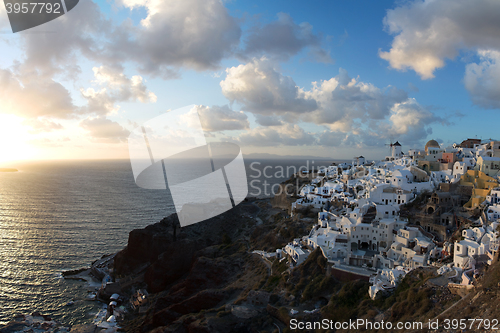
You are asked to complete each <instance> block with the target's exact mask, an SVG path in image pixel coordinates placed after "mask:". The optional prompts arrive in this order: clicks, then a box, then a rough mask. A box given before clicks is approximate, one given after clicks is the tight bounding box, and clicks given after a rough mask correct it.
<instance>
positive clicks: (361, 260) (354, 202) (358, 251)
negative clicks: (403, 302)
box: [284, 139, 500, 297]
mask: <svg viewBox="0 0 500 333" xmlns="http://www.w3.org/2000/svg"><path fill="white" fill-rule="evenodd" d="M474 172H475V175H476V177H478V176H477V175H478V174H480V175H481V176H480V178H481V179H475V180H474V182H475V183H474V184H476V183H478V184H479V183H481V184H483V183H485V182H486V183H487V184H489V185H487V186H486V185H485V186H486V187H485V188H478V189H477V193H475V192H473V196H476V197H478V198H479V199H477V200H479V201H481V200H483V199H485V200H484V202H479V203H480V204H481V205H482V206H481V207H484V208H485V210H484V212H485V218H481V219H480V220H479V221H478V226H476V227H474V228H471V229H466V230H463V233H462V236H463V240H461V241H459V242H456V243H455V244H448V243H444V245H443V243H438V242H436V240H435V239H434V236H433V235H432V234H430V233H429V232H427V231H426V230H425V229H424V228H422V227H420V226H418V227H415V226H409V225H408V222H407V221H403V220H401V219H400V218H399V209H400V206H401V205H403V204H406V203H409V202H411V201H412V200H414V199H415V198H416V196H417V195H418V194H419V193H420V192H422V191H424V190H427V191H433V190H436V189H437V188H438V186H439V184H442V183H448V184H455V183H457V184H458V183H460V182H469V183H470V182H472V181H471V180H470V179H469V178H467V177H473V176H471V175H472V173H474ZM488 177H489V178H488ZM483 178H484V179H486V178H488V179H486V180H484V181H483ZM498 179H500V142H499V141H490V142H488V143H485V144H481V142H480V140H477V139H468V140H465V141H464V142H462V143H461V144H460V145H456V144H454V145H453V146H452V147H448V148H442V147H440V145H439V144H438V143H437V142H436V141H434V140H431V141H429V142H428V143H427V144H426V146H425V149H424V150H410V151H409V152H408V154H403V153H402V151H401V145H400V144H399V142H396V143H394V144H391V155H390V156H387V157H386V159H385V160H384V161H380V162H376V163H375V162H372V163H367V162H366V160H365V158H364V157H363V156H359V157H356V158H354V159H353V161H352V165H348V164H345V163H344V164H341V165H338V166H330V167H328V168H327V169H323V170H320V171H319V172H318V173H317V176H316V178H315V179H314V180H313V181H312V182H311V183H310V184H307V185H305V186H303V187H302V188H301V189H300V192H299V196H300V198H299V199H298V200H296V201H295V202H294V203H293V204H292V214H293V212H296V211H297V210H298V209H301V208H304V207H307V206H311V207H313V208H317V209H319V210H320V212H319V213H318V223H317V225H315V226H314V227H313V228H312V230H311V232H310V233H309V235H306V236H304V237H302V238H299V239H295V240H294V241H293V242H292V243H290V244H288V245H287V246H286V247H285V248H284V252H286V253H287V254H288V255H289V256H290V258H291V259H292V261H293V262H294V263H295V264H300V263H302V262H303V261H304V260H305V259H306V258H307V256H308V255H309V254H310V252H311V250H314V249H317V248H320V249H321V251H322V253H323V255H324V256H325V258H327V259H328V262H329V264H330V265H332V267H337V268H339V269H346V270H349V269H350V268H353V269H354V268H356V270H357V271H359V270H360V269H362V270H365V271H366V272H367V273H368V274H370V275H371V276H372V277H371V281H372V282H373V287H372V288H371V289H370V295H371V296H372V297H375V296H376V294H377V293H378V291H380V290H386V289H391V288H393V287H395V285H396V283H397V281H399V279H400V278H401V277H402V276H404V275H405V274H406V273H407V272H408V271H409V270H411V269H414V268H418V267H422V266H427V265H430V263H431V261H434V262H435V261H436V260H437V259H439V258H442V257H444V256H447V255H449V254H451V251H453V264H451V265H449V267H451V269H453V270H455V275H454V276H461V278H462V280H461V282H462V283H465V284H467V283H471V279H472V278H471V275H470V272H471V271H473V270H474V267H475V265H476V264H477V263H478V262H486V263H491V260H492V258H493V255H494V254H495V253H496V251H497V250H498V245H499V241H498V232H497V230H496V229H497V226H498V225H499V223H498V222H499V219H500V187H496V188H493V189H490V187H491V186H490V185H491V183H492V182H493V181H497V180H498ZM474 191H476V189H475V190H474ZM481 191H482V192H481ZM484 191H486V192H488V193H487V195H486V196H485V197H484V198H483V197H480V196H479V194H481V193H485V192H484ZM478 193H479V194H478ZM481 195H484V194H481ZM471 200H472V199H471ZM477 200H476V201H477ZM331 207H336V208H337V209H336V210H333V209H331ZM339 207H341V208H339ZM438 244H441V246H438ZM375 272H376V273H375Z"/></svg>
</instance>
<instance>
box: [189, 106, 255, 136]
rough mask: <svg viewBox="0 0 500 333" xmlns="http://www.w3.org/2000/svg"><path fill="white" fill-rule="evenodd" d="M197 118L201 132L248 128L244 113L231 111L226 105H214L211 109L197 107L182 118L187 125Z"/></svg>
mask: <svg viewBox="0 0 500 333" xmlns="http://www.w3.org/2000/svg"><path fill="white" fill-rule="evenodd" d="M198 116H199V119H200V121H201V126H202V127H203V130H205V131H207V132H218V131H230V130H242V129H247V128H248V126H249V123H248V118H247V115H246V114H245V113H243V112H241V111H240V112H237V111H233V110H231V109H230V108H229V107H228V106H227V105H224V106H216V105H214V106H213V107H211V108H209V107H208V106H203V105H198V106H196V107H195V108H193V110H192V111H191V112H189V113H188V114H187V115H185V116H184V117H183V118H184V120H185V121H186V123H188V124H189V123H191V122H192V121H194V120H196V118H195V117H198Z"/></svg>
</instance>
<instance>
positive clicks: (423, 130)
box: [388, 98, 443, 142]
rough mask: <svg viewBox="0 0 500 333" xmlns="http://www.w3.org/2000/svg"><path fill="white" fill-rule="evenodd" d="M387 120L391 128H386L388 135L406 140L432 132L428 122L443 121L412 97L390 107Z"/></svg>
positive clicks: (422, 136) (418, 137)
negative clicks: (389, 114)
mask: <svg viewBox="0 0 500 333" xmlns="http://www.w3.org/2000/svg"><path fill="white" fill-rule="evenodd" d="M389 121H390V123H391V128H390V129H389V130H388V135H389V136H390V137H397V138H398V139H400V140H406V141H407V142H408V141H410V142H414V141H416V140H418V139H421V138H425V137H426V136H427V135H428V134H431V133H432V129H431V128H430V127H429V125H430V124H432V123H433V122H436V121H439V122H443V120H442V119H440V118H438V117H436V116H435V115H434V114H432V113H431V112H430V111H428V110H426V109H425V108H423V107H422V106H421V105H420V104H418V102H417V101H416V100H415V99H414V98H409V99H408V100H407V101H405V102H403V103H397V104H395V105H394V106H393V107H392V109H391V116H390V117H389Z"/></svg>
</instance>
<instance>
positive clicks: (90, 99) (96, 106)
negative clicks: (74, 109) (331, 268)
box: [80, 66, 157, 115]
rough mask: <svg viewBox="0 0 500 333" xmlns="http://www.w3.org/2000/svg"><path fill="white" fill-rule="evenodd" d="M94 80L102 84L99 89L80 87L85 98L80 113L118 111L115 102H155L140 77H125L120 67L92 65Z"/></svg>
mask: <svg viewBox="0 0 500 333" xmlns="http://www.w3.org/2000/svg"><path fill="white" fill-rule="evenodd" d="M93 71H94V76H95V78H96V80H95V82H96V83H97V84H99V85H101V86H104V87H103V88H101V89H100V90H95V89H94V88H87V89H81V90H80V92H81V94H82V96H83V97H84V98H85V99H86V100H87V105H86V106H85V107H83V108H82V109H81V113H84V114H89V113H94V114H96V115H106V114H110V113H113V112H116V111H118V107H117V106H115V103H117V102H135V101H139V102H142V103H148V102H151V103H155V102H156V100H157V97H156V95H155V94H154V93H152V92H150V91H148V89H147V87H146V85H145V84H144V82H143V81H144V80H143V78H142V77H140V76H138V75H135V76H132V78H130V79H129V78H127V77H126V76H125V75H124V74H123V73H122V69H121V68H115V67H104V66H101V67H94V68H93Z"/></svg>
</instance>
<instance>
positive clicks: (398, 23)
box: [380, 0, 500, 79]
mask: <svg viewBox="0 0 500 333" xmlns="http://www.w3.org/2000/svg"><path fill="white" fill-rule="evenodd" d="M499 13H500V2H499V1H497V0H475V1H470V0H415V1H411V2H409V3H405V5H403V6H400V7H397V8H395V9H392V10H389V11H388V12H387V16H386V17H385V19H384V23H385V26H386V28H387V29H388V31H389V33H391V34H394V35H396V36H395V37H394V40H393V42H392V46H391V49H390V50H389V51H388V52H382V51H381V52H380V57H382V58H383V59H385V60H387V61H389V64H390V66H391V67H392V68H395V69H399V70H405V69H412V70H414V71H415V72H417V73H418V74H419V75H420V76H421V77H422V79H429V78H433V77H434V71H435V70H436V69H438V68H441V67H443V66H444V64H445V60H446V59H454V58H455V57H456V56H457V55H458V53H459V51H460V50H461V49H472V50H478V49H484V50H500V38H499V35H500V17H499Z"/></svg>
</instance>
